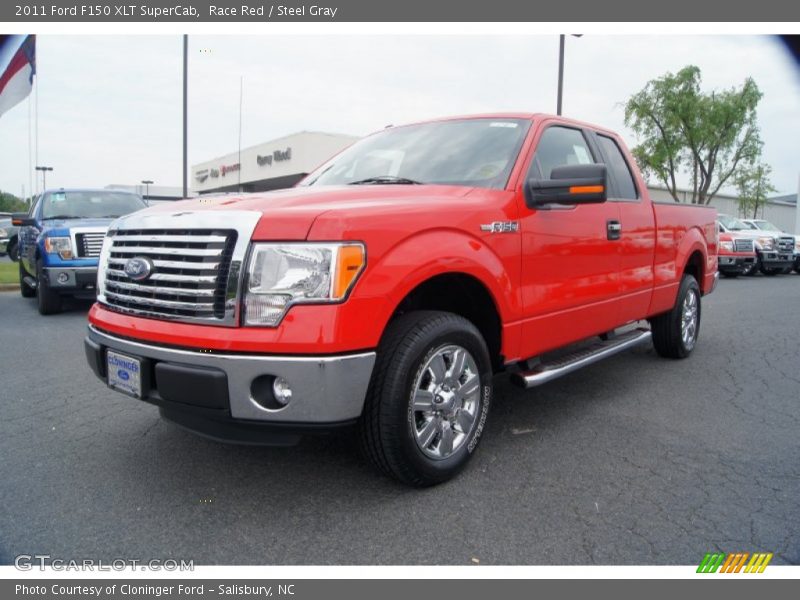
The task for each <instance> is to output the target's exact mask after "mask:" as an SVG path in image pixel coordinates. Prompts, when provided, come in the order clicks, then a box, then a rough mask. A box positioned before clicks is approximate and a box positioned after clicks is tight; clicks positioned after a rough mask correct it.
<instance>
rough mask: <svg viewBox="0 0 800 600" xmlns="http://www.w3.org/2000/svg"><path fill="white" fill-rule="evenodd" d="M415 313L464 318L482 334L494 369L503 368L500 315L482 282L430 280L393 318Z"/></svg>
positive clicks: (455, 276) (457, 276) (448, 277)
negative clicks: (430, 311)
mask: <svg viewBox="0 0 800 600" xmlns="http://www.w3.org/2000/svg"><path fill="white" fill-rule="evenodd" d="M414 310H441V311H446V312H451V313H455V314H457V315H460V316H462V317H464V318H465V319H467V320H468V321H470V322H471V323H472V324H473V325H475V327H477V328H478V331H480V332H481V335H482V336H483V339H484V340H485V341H486V346H487V347H488V348H489V356H490V357H491V359H492V366H493V367H494V369H495V370H498V369H500V368H501V367H502V365H503V357H502V356H501V354H500V348H501V336H502V329H501V326H500V323H501V321H500V314H499V313H498V311H497V307H496V306H495V303H494V299H493V298H492V295H491V294H490V293H489V290H488V289H486V287H485V286H484V285H483V284H482V283H481V282H480V281H479V280H478V279H476V278H474V277H472V276H471V275H466V274H463V273H448V274H445V275H437V276H436V277H433V278H431V279H428V280H427V281H424V282H423V283H421V284H419V285H418V286H417V287H415V288H414V289H413V290H412V291H411V292H410V293H409V294H408V295H407V296H406V297H405V298H403V301H402V302H400V304H399V305H398V306H397V309H396V310H395V312H394V314H393V315H392V318H394V317H397V316H399V315H401V314H404V313H407V312H411V311H414Z"/></svg>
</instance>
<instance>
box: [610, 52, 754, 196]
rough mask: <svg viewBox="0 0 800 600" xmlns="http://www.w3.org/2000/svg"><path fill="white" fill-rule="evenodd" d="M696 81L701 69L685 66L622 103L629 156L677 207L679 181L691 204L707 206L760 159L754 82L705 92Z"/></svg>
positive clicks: (749, 79) (649, 83)
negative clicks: (630, 138)
mask: <svg viewBox="0 0 800 600" xmlns="http://www.w3.org/2000/svg"><path fill="white" fill-rule="evenodd" d="M701 81H702V78H701V75H700V69H699V68H698V67H695V66H687V67H684V68H683V69H681V70H680V71H678V72H677V73H675V74H673V73H667V74H666V75H664V76H662V77H659V78H658V79H653V80H651V81H649V82H648V83H647V85H645V86H644V88H642V89H641V90H640V91H639V92H637V93H636V94H634V95H633V96H631V98H630V99H629V100H628V102H627V103H626V104H625V124H626V125H627V126H629V127H630V128H631V129H633V131H634V133H635V134H636V135H637V137H638V138H639V140H640V143H639V144H638V145H637V146H636V147H635V148H634V149H633V155H634V156H635V158H636V160H637V162H638V163H639V166H640V168H641V169H642V171H643V172H644V174H645V176H646V177H650V176H655V177H657V178H658V180H659V181H661V182H662V183H663V184H664V185H665V186H666V187H667V189H668V190H669V192H670V194H671V195H672V197H673V198H674V200H675V201H676V202H680V199H679V196H678V182H679V180H681V179H682V178H684V177H685V178H688V179H689V181H690V186H691V190H692V196H691V202H692V204H708V203H710V202H711V200H712V199H713V198H714V196H715V195H716V194H717V192H719V190H720V188H721V187H722V186H724V185H725V184H726V183H729V182H733V181H734V180H735V178H736V176H737V174H738V173H739V172H740V171H741V170H742V169H745V168H749V167H750V166H752V165H753V164H755V163H756V162H757V161H758V159H759V157H760V156H761V147H762V145H763V143H762V141H761V135H760V132H759V128H758V123H757V121H756V107H757V106H758V102H759V101H760V100H761V97H762V94H761V91H760V90H759V89H758V86H757V85H756V82H755V81H753V79H752V78H749V77H748V78H747V79H746V80H745V82H744V84H743V85H742V87H741V88H739V89H736V88H730V89H727V90H723V91H719V92H711V93H704V92H702V91H701V90H700V84H701Z"/></svg>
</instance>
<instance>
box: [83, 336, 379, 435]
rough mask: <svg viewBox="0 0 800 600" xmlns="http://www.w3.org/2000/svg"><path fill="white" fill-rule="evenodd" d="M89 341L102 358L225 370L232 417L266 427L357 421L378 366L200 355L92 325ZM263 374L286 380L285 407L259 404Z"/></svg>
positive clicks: (359, 361) (360, 360)
mask: <svg viewBox="0 0 800 600" xmlns="http://www.w3.org/2000/svg"><path fill="white" fill-rule="evenodd" d="M87 338H88V339H89V340H91V341H92V342H94V344H97V345H98V346H100V347H101V348H102V349H103V350H102V353H103V355H104V354H105V349H111V350H114V351H116V352H121V353H123V354H126V355H130V356H132V357H138V358H145V359H149V360H150V361H152V362H154V363H158V362H165V363H170V364H172V365H186V366H190V367H198V368H208V369H215V370H219V371H223V372H224V373H225V375H226V377H227V385H228V398H229V401H230V416H231V418H233V419H241V420H251V421H252V420H255V421H262V422H275V423H281V422H284V423H334V422H340V421H346V420H350V419H355V418H357V417H358V416H359V415H360V414H361V410H362V408H363V406H364V398H365V396H366V393H367V386H368V385H369V380H370V377H371V376H372V367H373V365H374V363H375V352H362V353H359V354H347V355H338V356H276V355H252V354H247V355H245V354H220V353H213V352H211V353H206V352H203V353H200V352H195V351H190V350H178V349H174V348H164V347H161V346H154V345H150V344H144V343H140V342H134V341H130V340H125V339H121V338H118V337H116V336H112V335H109V334H107V333H104V332H101V331H99V330H97V329H96V328H94V327H92V326H91V325H90V326H89V332H88V336H87ZM263 375H268V376H269V375H271V376H275V377H282V378H284V379H285V380H286V381H288V383H289V385H290V386H291V388H292V399H291V401H290V402H289V403H288V404H287V405H286V406H284V407H282V408H279V409H270V408H266V407H264V406H262V404H259V402H257V401H256V400H255V398H254V397H253V394H252V392H251V384H252V383H253V381H254V380H255V379H257V378H258V377H261V376H263ZM155 385H157V382H155ZM156 391H157V389H156ZM146 399H147V398H145V400H146Z"/></svg>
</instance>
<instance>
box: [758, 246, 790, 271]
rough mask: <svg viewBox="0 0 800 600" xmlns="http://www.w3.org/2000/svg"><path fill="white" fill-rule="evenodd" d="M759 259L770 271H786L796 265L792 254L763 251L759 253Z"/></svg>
mask: <svg viewBox="0 0 800 600" xmlns="http://www.w3.org/2000/svg"><path fill="white" fill-rule="evenodd" d="M758 258H759V260H760V261H761V264H762V265H764V266H765V267H767V268H770V269H772V268H776V269H785V268H786V267H791V266H792V265H793V264H794V254H793V253H792V252H780V251H777V250H761V251H759V253H758Z"/></svg>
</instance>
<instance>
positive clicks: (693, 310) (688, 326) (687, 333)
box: [681, 289, 699, 350]
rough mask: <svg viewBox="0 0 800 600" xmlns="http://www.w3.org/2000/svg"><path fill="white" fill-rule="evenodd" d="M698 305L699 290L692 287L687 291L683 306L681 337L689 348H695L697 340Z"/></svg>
mask: <svg viewBox="0 0 800 600" xmlns="http://www.w3.org/2000/svg"><path fill="white" fill-rule="evenodd" d="M698 306H699V303H698V299H697V292H696V291H695V290H693V289H690V290H689V291H688V292H687V293H686V296H685V297H684V299H683V306H682V307H681V339H682V340H683V345H684V347H685V348H686V349H687V350H691V349H692V348H694V344H695V342H696V341H697V317H698Z"/></svg>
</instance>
